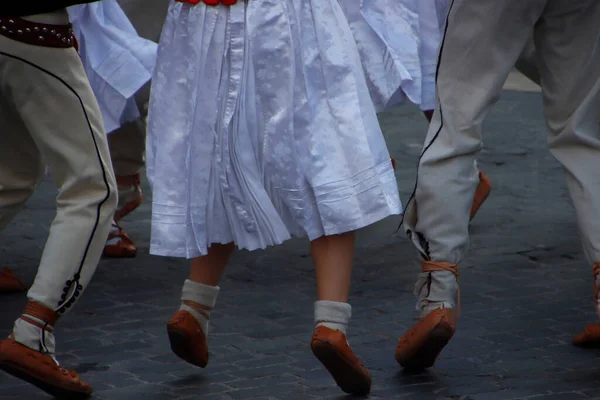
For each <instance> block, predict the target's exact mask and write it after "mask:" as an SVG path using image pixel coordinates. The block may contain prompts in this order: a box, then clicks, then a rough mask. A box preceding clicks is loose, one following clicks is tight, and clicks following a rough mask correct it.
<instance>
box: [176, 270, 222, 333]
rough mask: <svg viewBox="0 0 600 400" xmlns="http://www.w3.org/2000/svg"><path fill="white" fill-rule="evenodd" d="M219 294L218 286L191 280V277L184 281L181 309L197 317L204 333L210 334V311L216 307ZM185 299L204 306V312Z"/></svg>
mask: <svg viewBox="0 0 600 400" xmlns="http://www.w3.org/2000/svg"><path fill="white" fill-rule="evenodd" d="M218 294H219V287H218V286H209V285H205V284H203V283H198V282H194V281H191V280H189V279H186V281H185V282H184V283H183V289H182V290H181V301H182V303H181V307H179V309H180V310H184V311H187V312H189V313H190V314H192V316H193V317H194V318H196V320H197V321H198V323H199V324H200V327H201V328H202V331H203V332H204V335H208V325H209V320H210V312H211V311H212V309H213V308H214V307H215V303H216V302H217V295H218ZM184 301H191V302H194V303H196V304H198V305H200V306H202V308H203V310H202V312H200V311H198V310H197V309H195V308H193V307H190V306H188V305H186V304H184V303H183V302H184ZM205 314H206V315H205Z"/></svg>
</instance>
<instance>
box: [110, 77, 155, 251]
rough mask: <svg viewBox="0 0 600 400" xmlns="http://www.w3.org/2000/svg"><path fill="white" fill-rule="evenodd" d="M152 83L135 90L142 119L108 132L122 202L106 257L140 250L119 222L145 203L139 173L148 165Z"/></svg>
mask: <svg viewBox="0 0 600 400" xmlns="http://www.w3.org/2000/svg"><path fill="white" fill-rule="evenodd" d="M149 97H150V83H147V84H146V85H145V86H144V87H143V88H142V89H140V90H139V91H138V93H136V98H135V100H136V103H137V107H138V109H139V110H140V114H141V118H140V119H138V120H137V121H134V122H129V123H127V124H125V125H123V126H121V127H120V128H119V129H117V130H115V131H113V132H111V133H110V134H109V135H108V146H109V149H110V156H111V160H112V165H113V168H114V170H115V176H116V179H117V186H118V190H119V205H118V207H117V211H116V212H115V217H114V221H113V224H112V227H111V231H110V234H109V238H108V241H107V242H106V246H105V247H104V256H105V257H116V258H122V257H134V256H135V255H136V252H137V249H136V247H135V244H134V243H133V241H132V240H131V239H130V238H129V236H128V235H127V234H126V233H125V230H124V229H123V228H122V227H121V226H120V224H119V222H120V221H121V219H123V218H124V217H125V216H127V215H128V214H129V213H131V212H133V211H134V210H135V209H136V208H138V207H139V206H140V205H141V204H142V199H143V195H142V186H141V181H140V172H141V170H142V169H143V168H144V166H145V164H146V119H147V116H148V100H149Z"/></svg>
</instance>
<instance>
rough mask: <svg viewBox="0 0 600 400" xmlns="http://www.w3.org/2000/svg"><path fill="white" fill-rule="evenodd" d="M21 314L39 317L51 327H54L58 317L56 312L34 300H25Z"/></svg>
mask: <svg viewBox="0 0 600 400" xmlns="http://www.w3.org/2000/svg"><path fill="white" fill-rule="evenodd" d="M23 315H25V316H27V315H29V316H31V317H35V318H37V319H40V320H42V321H44V322H45V323H46V324H48V325H50V326H52V327H54V325H55V324H56V321H57V320H58V317H59V315H58V313H57V312H55V311H54V310H52V309H50V308H48V307H46V306H44V305H42V304H40V303H36V302H34V301H28V302H27V305H26V306H25V311H23Z"/></svg>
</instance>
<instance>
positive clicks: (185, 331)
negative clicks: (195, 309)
mask: <svg viewBox="0 0 600 400" xmlns="http://www.w3.org/2000/svg"><path fill="white" fill-rule="evenodd" d="M167 333H168V334H169V341H170V342H171V350H173V353H175V354H176V355H177V356H178V357H179V358H181V359H183V360H185V361H187V362H189V363H190V364H193V365H196V366H198V367H200V368H204V367H206V365H207V364H208V345H207V344H206V336H205V335H204V331H203V330H202V328H201V327H200V324H199V323H198V321H197V320H196V318H194V317H193V316H192V314H190V313H189V312H187V311H184V310H179V311H177V312H176V313H175V315H173V318H171V320H170V321H169V322H168V323H167Z"/></svg>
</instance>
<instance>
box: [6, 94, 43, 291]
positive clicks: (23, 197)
mask: <svg viewBox="0 0 600 400" xmlns="http://www.w3.org/2000/svg"><path fill="white" fill-rule="evenodd" d="M0 126H2V127H4V129H3V130H2V132H1V133H0V137H1V138H2V139H1V140H2V143H3V146H0V232H1V231H2V230H3V229H4V228H5V227H6V225H8V223H9V222H10V221H11V220H12V219H13V217H14V216H15V214H17V213H18V212H19V211H20V210H21V209H22V208H23V205H24V204H25V202H26V201H27V199H29V197H30V196H31V195H32V194H33V192H34V191H35V189H36V188H37V187H38V185H39V184H40V182H41V181H42V178H43V177H44V172H45V167H44V165H43V163H42V160H41V156H40V153H39V151H38V149H37V147H36V145H35V142H34V141H33V139H31V137H30V136H29V134H28V132H27V130H26V129H25V127H24V125H23V123H22V121H21V120H20V119H19V118H18V117H16V116H15V115H14V113H13V112H12V108H11V107H10V106H9V105H8V104H6V103H5V102H0ZM9 127H10V128H9ZM25 289H26V287H25V284H24V283H23V282H22V281H21V280H20V279H19V278H17V276H16V275H15V274H14V273H13V272H12V271H11V270H10V269H9V268H3V269H2V270H1V271H0V293H10V292H20V291H24V290H25Z"/></svg>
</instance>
